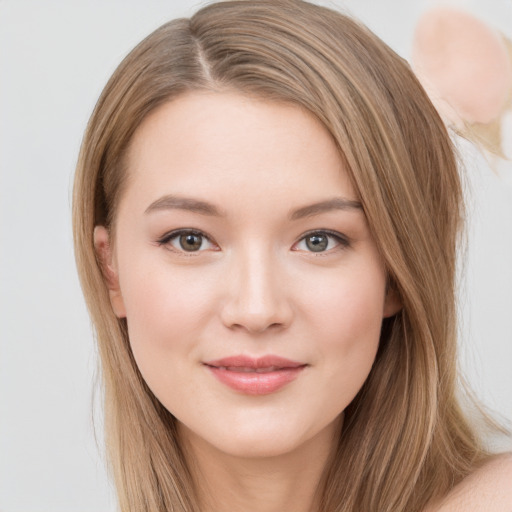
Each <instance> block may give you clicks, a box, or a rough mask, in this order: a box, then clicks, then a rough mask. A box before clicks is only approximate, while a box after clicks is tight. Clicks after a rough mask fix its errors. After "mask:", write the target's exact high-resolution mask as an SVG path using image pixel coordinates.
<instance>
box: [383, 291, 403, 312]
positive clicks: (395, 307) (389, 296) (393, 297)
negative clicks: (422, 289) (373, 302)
mask: <svg viewBox="0 0 512 512" xmlns="http://www.w3.org/2000/svg"><path fill="white" fill-rule="evenodd" d="M401 309H402V301H401V300H400V295H399V293H398V291H397V290H396V289H395V288H394V287H392V286H389V287H388V289H387V290H386V298H385V300H384V311H383V315H382V316H383V318H388V317H390V316H393V315H396V314H397V313H398V312H399V311H400V310H401Z"/></svg>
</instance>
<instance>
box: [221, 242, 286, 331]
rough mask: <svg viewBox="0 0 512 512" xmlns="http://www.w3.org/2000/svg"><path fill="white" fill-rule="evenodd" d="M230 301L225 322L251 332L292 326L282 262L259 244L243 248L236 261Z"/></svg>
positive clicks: (234, 259)
mask: <svg viewBox="0 0 512 512" xmlns="http://www.w3.org/2000/svg"><path fill="white" fill-rule="evenodd" d="M231 264H232V271H233V272H232V273H231V275H230V280H231V283H230V284H231V286H229V290H230V294H229V299H228V301H227V303H226V305H225V307H224V311H223V316H224V322H225V323H226V325H229V326H230V327H233V326H241V327H244V328H245V329H247V330H248V331H250V332H261V331H263V330H265V329H266V328H268V327H270V326H274V327H275V326H285V325H288V323H289V321H290V319H291V306H290V304H289V297H288V296H287V290H286V287H285V286H283V285H284V282H283V281H284V276H283V273H282V270H281V268H280V262H279V261H278V258H277V257H276V255H275V254H274V253H273V251H272V250H271V248H269V247H268V246H266V245H263V246H262V245H261V244H257V243H253V244H247V246H245V247H244V248H240V250H239V251H237V252H236V254H233V258H232V262H231Z"/></svg>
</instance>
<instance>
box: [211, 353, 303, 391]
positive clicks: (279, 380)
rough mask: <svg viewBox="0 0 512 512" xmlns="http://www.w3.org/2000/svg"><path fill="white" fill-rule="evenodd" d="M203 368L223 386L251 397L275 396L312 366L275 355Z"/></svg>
mask: <svg viewBox="0 0 512 512" xmlns="http://www.w3.org/2000/svg"><path fill="white" fill-rule="evenodd" d="M203 364H204V366H206V368H208V370H209V371H210V372H211V373H212V374H213V375H214V376H215V377H216V378H217V379H218V380H219V381H220V382H222V383H223V384H225V385H227V386H228V387H230V388H231V389H234V390H235V391H238V392H240V393H243V394H247V395H267V394H269V393H274V392H275V391H278V390H279V389H281V388H283V387H284V386H286V385H287V384H288V383H290V382H292V381H293V380H295V379H296V378H297V377H298V376H299V375H300V374H301V373H302V371H303V370H304V369H305V368H306V367H307V366H309V365H308V364H305V363H300V362H297V361H292V360H290V359H285V358H282V357H278V356H274V355H268V356H264V357H260V358H252V357H248V356H243V355H240V356H234V357H228V358H223V359H218V360H215V361H208V362H205V363H203Z"/></svg>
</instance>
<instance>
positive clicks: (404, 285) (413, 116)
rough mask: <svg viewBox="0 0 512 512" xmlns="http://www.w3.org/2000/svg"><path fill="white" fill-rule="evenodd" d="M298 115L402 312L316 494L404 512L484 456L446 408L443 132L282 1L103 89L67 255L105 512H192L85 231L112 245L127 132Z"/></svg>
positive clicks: (181, 32) (174, 26) (416, 95)
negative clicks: (239, 115) (102, 449)
mask: <svg viewBox="0 0 512 512" xmlns="http://www.w3.org/2000/svg"><path fill="white" fill-rule="evenodd" d="M199 90H210V91H211V90H214V91H237V92H239V93H244V94H248V95H251V96H255V97H258V98H265V99H268V100H270V101H279V102H289V103H292V104H295V105H297V106H299V107H301V108H304V109H307V110H308V111H309V112H311V113H312V114H313V115H315V116H316V117H317V118H318V119H319V120H320V121H321V122H322V123H323V124H324V125H325V126H326V127H327V129H328V130H329V132H330V133H331V135H332V137H333V140H334V141H335V143H336V144H337V146H338V148H339V151H340V155H341V157H342V159H343V161H344V162H345V164H346V167H347V170H348V172H349V174H350V177H351V180H352V182H353V184H354V187H355V190H356V191H357V193H358V194H359V197H360V200H361V202H362V204H363V208H364V212H365V214H366V217H367V219H368V224H369V226H370V229H371V230H372V233H373V236H374V237H375V240H376V243H377V245H378V247H379V250H380V252H381V254H382V257H383V259H384V261H385V264H386V267H387V271H388V275H389V286H390V287H392V288H393V289H394V290H395V291H396V293H398V294H399V295H400V298H401V301H402V304H403V309H402V311H401V312H400V313H398V314H397V315H395V316H394V317H392V318H390V319H386V320H385V322H384V324H383V329H382V335H381V342H380V348H379V353H378V355H377V359H376V361H375V364H374V367H373V369H372V371H371V374H370V376H369V378H368V380H367V382H366V383H365V385H364V386H363V389H361V391H360V393H359V394H358V396H357V397H356V399H355V400H354V401H353V403H352V404H351V405H350V406H349V407H348V409H347V410H346V416H345V423H344V426H343V432H342V434H341V436H340V439H339V444H338V448H337V451H336V453H334V454H333V457H332V460H331V464H330V465H329V467H328V468H326V471H325V475H324V479H323V482H322V485H321V488H320V489H319V492H320V493H321V503H322V510H326V511H329V512H331V511H332V512H335V511H336V512H342V511H343V512H349V511H351V512H355V511H365V512H369V511H372V510H375V511H377V510H378V511H379V512H385V511H388V512H391V511H393V512H398V511H404V512H415V511H420V510H422V509H423V508H424V507H425V505H426V503H427V502H428V501H429V500H431V499H433V498H435V497H436V496H438V495H441V494H443V493H446V492H447V491H448V490H449V489H450V488H451V487H453V485H454V484H455V483H457V482H458V481H459V480H460V479H462V478H463V477H464V476H466V475H467V474H468V473H469V472H470V471H471V470H472V469H473V468H474V467H475V466H476V465H478V464H479V463H480V462H481V461H482V460H483V459H484V458H485V457H486V455H487V454H486V451H485V450H484V448H483V447H482V444H481V442H480V439H479V436H478V435H477V433H476V432H475V431H474V429H473V428H472V426H471V424H470V422H469V421H468V420H467V419H466V417H465V415H464V413H463V412H462V410H461V407H460V406H459V402H458V400H457V398H456V390H457V371H456V325H455V324H456V318H455V285H454V281H455V257H456V246H457V240H458V236H459V233H460V229H461V220H462V217H463V207H462V194H461V187H460V182H459V176H458V172H457V165H456V161H455V158H454V152H453V149H452V147H451V142H450V139H449V136H448V134H447V132H446V129H445V127H444V125H443V123H442V121H441V119H440V117H439V116H438V114H437V112H436V111H435V109H434V107H433V106H432V104H431V103H430V101H429V99H428V97H427V96H426V94H425V92H424V91H423V89H422V87H421V86H420V85H419V83H418V81H417V80H416V78H415V76H414V75H413V73H412V72H411V70H410V68H409V66H408V64H407V63H406V62H405V61H404V60H403V59H401V58H400V57H399V56H397V55H396V54H395V53H394V52H393V51H392V50H391V49H389V48H388V47H387V46H386V45H385V44H384V43H383V42H382V41H381V40H379V39H378V38H377V37H376V36H375V35H374V34H372V33H371V32H370V31H368V30H367V29H366V28H365V27H363V26H362V25H360V24H359V23H357V22H356V21H354V20H352V19H351V18H349V17H347V16H344V15H342V14H340V13H338V12H336V11H334V10H331V9H327V8H325V7H320V6H317V5H313V4H309V3H307V2H303V1H300V0H279V1H270V0H256V1H243V0H238V1H227V2H219V3H214V4H211V5H207V6H206V7H204V8H202V9H200V10H199V11H198V12H197V13H196V14H195V15H194V16H192V17H191V18H190V19H177V20H173V21H171V22H169V23H167V24H165V25H163V26H162V27H160V28H159V29H157V30H156V31H155V32H153V33H152V34H151V35H149V36H148V37H147V38H146V39H145V40H144V41H142V42H141V43H140V44H139V45H138V46H137V47H136V48H135V49H134V50H133V51H132V52H131V53H130V54H129V55H128V56H127V57H126V58H125V60H124V61H123V62H122V63H121V65H120V66H119V67H118V69H117V70H116V71H115V73H114V75H113V76H112V78H111V79H110V81H109V82H108V84H107V86H106V87H105V89H104V91H103V93H102V95H101V97H100V99H99V101H98V104H97V105H96V108H95V110H94V113H93V115H92V117H91V120H90V122H89V125H88V128H87V131H86V134H85V137H84V141H83V145H82V149H81V153H80V157H79V162H78V167H77V172H76V177H75V188H74V204H73V222H74V233H75V251H76V258H77V265H78V269H79V274H80V278H81V283H82V287H83V290H84V294H85V297H86V300H87V304H88V307H89V311H90V314H91V317H92V319H93V322H94V326H95V329H96V335H97V341H98V345H99V350H100V357H101V366H102V375H103V388H104V399H105V409H106V413H105V420H106V427H105V428H106V443H107V448H108V456H109V461H110V465H111V470H112V473H113V475H114V478H115V483H116V488H117V492H118V496H119V501H120V506H121V510H123V512H128V511H130V512H132V511H133V512H142V511H151V512H155V511H162V512H163V511H170V510H173V511H182V512H184V511H195V510H198V508H197V503H196V497H195V490H194V484H193V482H192V479H191V476H190V473H189V471H188V468H187V464H186V462H185V458H184V456H183V453H182V450H181V447H180V443H179V439H178V437H177V431H176V427H175V418H174V417H173V416H172V415H171V414H170V413H169V412H168V411H167V410H165V408H164V407H163V406H162V405H161V404H160V403H159V402H158V400H157V399H156V398H155V397H154V396H153V394H152V393H151V391H150V390H149V389H148V387H147V386H146V384H145V382H144V380H143V379H142V377H141V375H140V373H139V371H138V369H137V366H136V364H135V361H134V359H133V356H132V354H131V350H130V346H129V341H128V335H127V329H126V324H125V321H124V320H118V319H117V318H116V317H115V315H114V313H113V311H112V308H111V306H110V302H109V298H108V292H107V289H106V286H105V284H104V281H103V277H102V273H101V269H100V265H99V263H98V262H97V260H96V256H95V251H94V245H93V231H94V227H95V226H96V225H99V224H101V225H106V226H107V227H108V228H109V229H110V230H114V229H115V220H116V212H117V205H118V203H119V198H120V197H121V195H122V193H123V189H124V185H125V183H126V180H127V177H126V173H125V168H124V167H125V166H124V162H123V158H124V155H125V152H126V149H127V147H128V145H129V143H130V140H131V138H132V136H133V133H134V132H135V130H136V129H137V127H138V126H139V125H140V123H141V122H142V120H143V119H144V118H145V117H146V116H147V115H148V114H149V113H150V112H152V111H153V110H154V109H156V108H158V106H160V105H162V104H163V103H165V102H168V101H172V99H173V98H176V97H178V96H179V95H181V94H184V93H186V92H190V91H199Z"/></svg>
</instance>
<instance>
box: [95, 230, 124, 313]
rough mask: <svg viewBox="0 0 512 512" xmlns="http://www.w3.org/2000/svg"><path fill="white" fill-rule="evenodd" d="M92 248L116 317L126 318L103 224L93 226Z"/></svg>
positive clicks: (117, 277)
mask: <svg viewBox="0 0 512 512" xmlns="http://www.w3.org/2000/svg"><path fill="white" fill-rule="evenodd" d="M94 249H95V251H96V255H97V257H98V260H99V262H100V265H101V271H102V273H103V279H104V280H105V284H106V285H107V288H108V293H109V296H110V304H111V305H112V309H113V310H114V313H115V315H116V316H117V317H118V318H126V309H125V306H124V301H123V296H122V295H121V288H120V286H119V275H118V272H117V268H116V266H115V264H114V257H113V254H112V249H111V245H110V236H109V233H108V230H107V228H106V227H105V226H96V227H95V228H94Z"/></svg>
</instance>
